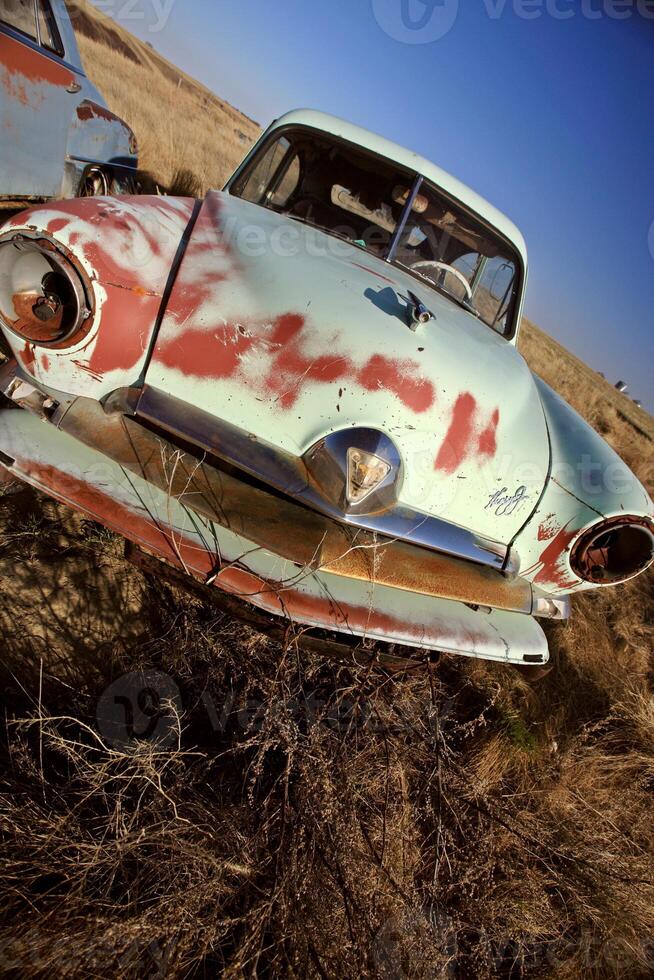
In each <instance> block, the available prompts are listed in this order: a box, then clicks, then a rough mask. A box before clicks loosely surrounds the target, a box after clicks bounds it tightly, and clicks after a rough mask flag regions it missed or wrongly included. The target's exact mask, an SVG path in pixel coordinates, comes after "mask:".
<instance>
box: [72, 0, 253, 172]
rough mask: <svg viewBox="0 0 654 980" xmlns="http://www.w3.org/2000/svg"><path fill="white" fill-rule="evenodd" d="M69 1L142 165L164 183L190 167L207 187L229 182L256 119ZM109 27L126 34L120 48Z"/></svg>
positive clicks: (92, 73) (95, 75)
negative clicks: (133, 138) (131, 132)
mask: <svg viewBox="0 0 654 980" xmlns="http://www.w3.org/2000/svg"><path fill="white" fill-rule="evenodd" d="M69 7H70V8H71V12H72V14H73V22H74V23H75V24H76V26H77V37H78V44H79V47H80V54H81V56H82V61H83V63H84V67H85V70H86V72H87V74H88V76H89V78H90V79H91V81H92V82H93V84H94V85H96V86H97V88H98V89H99V90H100V91H101V92H102V94H103V96H104V98H105V100H106V102H107V104H108V105H109V107H110V108H111V109H112V110H113V111H114V112H116V113H117V114H118V115H119V116H120V117H121V118H122V119H124V120H125V121H126V122H127V123H128V124H129V125H130V126H131V128H132V129H133V130H134V132H135V133H136V135H137V138H138V144H139V164H140V166H141V168H142V169H144V170H147V171H150V172H152V173H153V174H154V175H155V176H156V177H157V178H158V179H159V180H160V181H161V182H162V183H163V184H169V183H170V181H171V179H172V177H173V175H174V174H175V172H176V171H177V170H178V169H180V168H187V169H190V170H191V171H193V173H195V174H196V175H197V176H198V178H199V180H200V182H201V184H202V187H203V190H204V191H206V190H208V189H209V188H216V187H218V188H219V187H222V186H223V184H224V183H225V181H226V179H227V177H229V176H230V174H231V173H232V172H233V171H234V169H235V168H236V165H237V164H238V163H239V162H240V161H241V160H242V159H243V157H244V156H245V154H246V152H247V150H248V149H249V148H250V146H251V145H252V143H253V142H254V141H255V140H256V139H257V138H258V136H259V135H260V133H261V129H260V127H259V126H258V125H257V123H255V122H253V121H252V120H251V119H248V117H247V116H245V115H243V113H241V112H239V111H238V110H237V109H234V108H233V107H232V106H230V105H229V104H228V103H226V102H224V101H223V100H222V99H219V98H217V96H215V95H214V94H213V93H211V92H210V91H209V90H208V89H206V88H204V86H202V85H200V84H199V83H198V82H195V81H194V80H193V79H191V78H189V77H188V76H187V75H185V74H184V73H183V72H181V71H179V70H178V69H175V68H174V67H173V66H172V65H170V64H169V62H167V61H166V60H165V59H164V58H162V57H161V56H159V55H157V53H156V52H154V51H153V50H152V49H151V48H149V47H148V46H147V45H146V44H144V43H143V42H142V41H139V40H138V39H137V38H135V37H132V36H131V35H129V34H128V33H127V32H126V31H124V30H123V29H122V28H120V27H119V26H117V25H114V24H113V23H112V22H111V21H109V19H108V18H107V17H106V16H105V15H104V14H102V13H101V12H100V11H99V10H96V9H95V8H94V7H92V6H91V5H90V4H88V3H86V2H84V0H75V2H70V3H69ZM106 30H111V31H112V32H118V33H119V34H120V37H121V40H122V46H121V50H117V49H116V47H115V46H114V47H109V46H108V45H107V43H105V42H104V41H103V40H102V38H103V32H104V31H106ZM111 40H113V38H112V39H111ZM114 45H115V41H114ZM128 53H129V54H131V57H128V56H127V54H128Z"/></svg>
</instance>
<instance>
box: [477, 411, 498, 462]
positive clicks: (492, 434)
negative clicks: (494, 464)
mask: <svg viewBox="0 0 654 980" xmlns="http://www.w3.org/2000/svg"><path fill="white" fill-rule="evenodd" d="M499 422H500V410H499V408H496V409H495V411H494V412H493V414H492V416H491V420H490V422H489V423H488V425H487V426H486V428H485V429H484V431H483V432H482V433H481V435H480V436H479V442H478V445H477V450H478V452H479V455H480V456H486V457H487V458H488V459H492V458H493V456H494V455H495V453H496V452H497V427H498V425H499Z"/></svg>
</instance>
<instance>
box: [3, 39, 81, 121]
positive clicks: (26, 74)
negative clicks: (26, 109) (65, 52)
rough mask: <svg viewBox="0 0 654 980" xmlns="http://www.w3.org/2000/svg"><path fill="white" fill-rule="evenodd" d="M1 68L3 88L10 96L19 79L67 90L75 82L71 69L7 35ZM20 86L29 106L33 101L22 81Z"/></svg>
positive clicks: (4, 40)
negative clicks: (12, 87)
mask: <svg viewBox="0 0 654 980" xmlns="http://www.w3.org/2000/svg"><path fill="white" fill-rule="evenodd" d="M0 67H1V68H2V69H3V86H4V88H5V89H6V90H7V91H8V92H9V94H10V95H11V94H12V93H11V86H12V84H14V85H15V84H16V82H17V80H18V79H25V80H26V81H27V82H31V83H32V84H33V85H34V84H35V85H43V84H48V85H56V86H58V87H61V88H66V87H67V86H69V85H70V84H71V82H73V81H74V80H75V76H74V74H73V73H72V72H71V71H70V69H69V68H65V67H64V66H63V65H61V64H59V63H58V62H57V61H55V60H53V59H52V58H48V57H46V56H45V55H43V54H40V53H39V52H38V51H35V50H34V49H33V48H29V47H27V46H26V45H24V44H21V43H20V41H16V40H15V39H14V38H12V37H9V36H8V35H6V34H3V35H2V44H1V46H0ZM20 85H21V86H23V89H24V92H25V97H26V98H27V102H26V103H25V104H27V103H29V102H30V101H31V99H30V96H29V95H28V94H27V89H26V88H25V85H24V82H23V81H22V80H21V81H20Z"/></svg>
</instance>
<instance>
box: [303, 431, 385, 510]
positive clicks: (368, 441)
mask: <svg viewBox="0 0 654 980" xmlns="http://www.w3.org/2000/svg"><path fill="white" fill-rule="evenodd" d="M350 449H362V450H364V452H368V453H372V454H373V455H375V456H379V458H380V459H383V460H384V461H385V462H386V463H388V465H389V466H390V470H389V472H388V474H387V476H386V477H385V478H384V480H383V481H382V482H381V483H380V484H379V486H378V487H376V488H375V489H374V490H373V492H372V493H371V494H369V495H368V496H367V497H366V498H365V499H364V500H362V501H361V502H360V503H358V504H353V503H350V502H349V501H348V500H347V494H346V487H347V480H348V451H349V450H350ZM302 459H303V461H304V464H305V466H306V468H307V471H308V473H309V475H310V478H312V480H313V482H314V483H315V485H316V486H317V489H318V492H319V493H320V495H321V496H323V497H326V498H327V499H328V500H329V503H330V504H333V505H334V506H335V507H337V508H338V510H339V511H341V512H342V513H343V515H344V516H345V517H346V518H347V519H348V520H350V519H351V518H353V517H354V516H355V515H356V516H358V517H360V516H362V515H364V514H379V513H385V512H388V511H389V510H391V509H393V508H394V507H396V506H397V495H398V493H399V491H400V488H401V486H402V479H403V476H404V468H403V466H402V459H401V457H400V454H399V452H398V450H397V447H396V445H395V443H394V442H393V441H392V440H391V439H389V438H388V436H387V435H386V434H385V433H384V432H379V431H378V430H377V429H369V428H365V427H363V426H362V427H357V426H350V427H349V428H347V429H339V430H338V431H336V432H331V433H330V434H329V435H328V436H325V438H324V439H320V440H319V441H318V442H317V443H316V444H315V445H314V446H312V447H311V449H309V450H307V452H306V453H305V454H304V456H303V457H302Z"/></svg>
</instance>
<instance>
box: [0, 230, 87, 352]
mask: <svg viewBox="0 0 654 980" xmlns="http://www.w3.org/2000/svg"><path fill="white" fill-rule="evenodd" d="M21 243H26V244H27V245H28V247H31V248H33V249H34V250H35V251H37V252H40V253H41V254H42V255H44V257H45V258H46V259H47V260H49V261H50V262H54V264H55V265H56V266H57V269H58V271H60V273H61V274H62V275H66V276H67V278H68V280H69V281H70V282H71V285H72V287H73V289H74V291H75V294H76V296H77V298H78V314H77V317H76V319H75V322H74V324H73V325H72V326H71V327H70V328H69V329H67V330H66V332H65V333H64V334H63V335H61V336H59V337H57V338H56V339H54V340H38V339H32V338H31V337H28V336H27V335H26V334H25V333H21V331H20V330H17V329H16V327H15V325H12V324H11V323H10V322H8V320H7V319H6V318H5V317H4V316H3V314H2V310H1V309H0V328H1V329H2V330H5V331H6V332H7V333H8V334H9V335H10V336H11V337H14V338H16V339H17V340H19V341H20V342H21V343H24V344H30V345H32V346H34V347H38V348H43V349H46V350H66V349H69V348H70V347H71V346H76V345H77V344H78V343H80V342H81V341H83V340H84V339H85V338H86V337H87V335H88V334H89V332H90V330H91V328H92V326H93V323H94V320H95V294H94V290H93V286H92V281H91V278H90V276H89V275H88V274H87V272H86V271H85V270H84V268H83V267H82V266H81V264H80V262H79V261H78V259H77V258H76V256H75V255H74V254H73V252H71V250H70V249H69V248H68V247H67V246H65V245H64V244H63V243H62V242H60V241H58V240H57V239H56V238H54V237H53V236H52V235H51V234H49V233H48V232H46V231H43V230H41V229H31V228H14V229H11V230H9V231H7V232H5V233H4V234H0V249H1V248H2V247H3V246H4V245H9V244H14V245H18V246H20V245H21ZM39 245H42V246H44V247H41V248H39V247H38V246H39Z"/></svg>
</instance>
